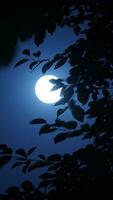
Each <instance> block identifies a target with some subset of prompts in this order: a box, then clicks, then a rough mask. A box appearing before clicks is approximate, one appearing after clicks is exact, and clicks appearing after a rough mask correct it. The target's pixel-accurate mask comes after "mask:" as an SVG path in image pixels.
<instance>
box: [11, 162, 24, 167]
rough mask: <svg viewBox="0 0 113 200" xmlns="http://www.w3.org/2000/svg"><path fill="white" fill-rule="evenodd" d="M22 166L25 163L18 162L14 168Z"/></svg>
mask: <svg viewBox="0 0 113 200" xmlns="http://www.w3.org/2000/svg"><path fill="white" fill-rule="evenodd" d="M22 164H23V162H16V163H14V164H13V166H12V168H16V167H18V166H20V165H22Z"/></svg>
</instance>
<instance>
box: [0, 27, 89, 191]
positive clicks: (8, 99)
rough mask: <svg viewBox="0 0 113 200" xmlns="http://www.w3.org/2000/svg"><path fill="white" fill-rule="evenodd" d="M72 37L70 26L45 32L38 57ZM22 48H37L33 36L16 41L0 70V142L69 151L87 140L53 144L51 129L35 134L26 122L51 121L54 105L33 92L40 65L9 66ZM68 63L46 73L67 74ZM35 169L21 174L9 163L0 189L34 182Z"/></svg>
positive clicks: (47, 150)
mask: <svg viewBox="0 0 113 200" xmlns="http://www.w3.org/2000/svg"><path fill="white" fill-rule="evenodd" d="M75 39H76V38H75V35H74V34H73V33H72V32H71V29H69V28H68V29H67V28H64V29H59V28H58V29H57V31H56V33H55V35H53V36H50V35H49V34H48V35H47V37H46V40H45V42H44V44H43V45H41V46H40V48H39V50H42V57H44V58H48V57H49V58H50V57H52V56H53V55H54V54H55V53H60V52H62V51H63V50H64V49H65V48H66V47H68V45H70V44H71V43H73V42H74V41H75ZM25 48H29V49H31V51H35V50H37V47H36V46H35V45H34V42H33V38H32V39H30V40H29V41H26V42H23V43H21V42H18V45H17V52H16V53H15V57H14V59H13V60H12V63H10V68H8V69H5V70H3V69H2V70H1V71H0V143H1V144H2V143H6V144H8V145H9V146H11V147H13V148H14V149H18V148H26V149H29V148H30V147H32V146H37V147H38V153H44V154H46V155H48V154H50V153H59V152H60V153H66V152H68V153H70V152H73V151H74V150H75V149H77V148H79V147H80V146H83V145H84V144H85V143H86V142H87V141H81V139H80V138H72V139H70V140H65V141H64V142H61V143H58V144H54V142H53V138H54V133H53V134H48V135H42V136H39V135H38V130H39V128H38V126H35V125H34V126H33V125H30V124H29V122H30V121H31V120H32V119H35V118H45V119H46V120H47V121H48V122H50V123H51V122H53V120H54V119H55V117H56V111H57V109H58V107H54V106H53V105H49V104H44V103H42V102H40V101H39V100H38V99H37V97H36V95H35V84H36V81H37V80H38V79H39V78H40V77H41V76H42V75H43V74H42V72H41V69H40V68H39V69H35V70H34V71H33V72H31V71H30V70H29V68H28V66H29V63H26V64H23V65H22V66H20V67H18V68H13V66H14V64H15V63H16V62H17V61H18V60H20V59H21V58H23V57H24V56H23V55H22V50H23V49H25ZM68 67H69V66H68V64H67V65H65V66H64V67H63V68H62V69H57V70H56V71H54V70H52V69H51V70H49V71H48V72H47V74H53V75H56V76H57V77H59V78H65V77H66V76H67V74H68ZM70 117H71V116H70V113H69V112H67V113H66V115H65V116H64V118H65V119H67V120H68V119H69V118H70ZM40 171H41V170H39V172H40ZM39 172H36V171H34V172H31V173H29V174H28V175H23V174H22V173H21V170H19V168H18V169H17V170H13V169H11V166H10V164H9V165H8V166H6V167H4V168H3V169H1V170H0V193H1V192H2V191H3V189H4V188H7V187H8V186H11V185H13V184H14V185H15V184H17V185H19V184H20V183H21V182H22V181H23V180H26V179H32V181H33V182H34V183H36V182H37V180H38V173H39ZM36 173H37V176H36ZM12 177H13V178H12Z"/></svg>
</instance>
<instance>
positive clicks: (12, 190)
mask: <svg viewBox="0 0 113 200" xmlns="http://www.w3.org/2000/svg"><path fill="white" fill-rule="evenodd" d="M5 192H6V193H8V194H9V195H10V197H11V196H13V197H15V195H17V194H19V193H20V190H19V188H18V187H16V186H14V187H9V188H8V189H7V190H5Z"/></svg>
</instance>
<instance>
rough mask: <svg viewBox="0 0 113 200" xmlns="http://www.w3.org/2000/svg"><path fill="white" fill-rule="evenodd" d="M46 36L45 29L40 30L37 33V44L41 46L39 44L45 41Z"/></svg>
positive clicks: (35, 40) (35, 39)
mask: <svg viewBox="0 0 113 200" xmlns="http://www.w3.org/2000/svg"><path fill="white" fill-rule="evenodd" d="M45 36H46V32H45V30H41V31H40V32H38V33H35V37H34V42H35V44H36V45H37V47H39V45H40V44H41V43H42V42H43V41H44V38H45Z"/></svg>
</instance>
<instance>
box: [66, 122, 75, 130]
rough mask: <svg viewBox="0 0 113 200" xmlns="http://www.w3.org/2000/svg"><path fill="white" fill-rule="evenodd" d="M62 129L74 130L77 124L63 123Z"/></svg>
mask: <svg viewBox="0 0 113 200" xmlns="http://www.w3.org/2000/svg"><path fill="white" fill-rule="evenodd" d="M64 127H65V128H67V129H75V128H76V127H77V122H75V121H68V122H65V125H64Z"/></svg>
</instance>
